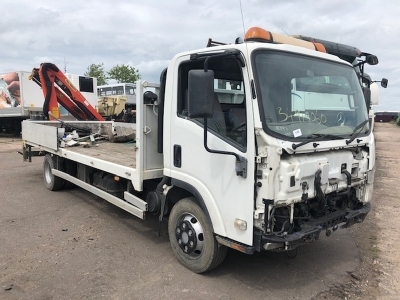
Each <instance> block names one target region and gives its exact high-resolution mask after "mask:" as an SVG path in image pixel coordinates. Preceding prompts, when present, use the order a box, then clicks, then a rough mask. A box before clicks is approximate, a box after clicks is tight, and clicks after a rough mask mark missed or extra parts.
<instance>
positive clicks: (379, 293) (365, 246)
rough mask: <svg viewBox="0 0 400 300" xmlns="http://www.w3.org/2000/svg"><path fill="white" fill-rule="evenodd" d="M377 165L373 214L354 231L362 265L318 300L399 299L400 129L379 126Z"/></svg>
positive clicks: (387, 124) (388, 124)
mask: <svg viewBox="0 0 400 300" xmlns="http://www.w3.org/2000/svg"><path fill="white" fill-rule="evenodd" d="M375 139H376V165H375V168H376V170H375V182H374V194H373V200H372V203H371V204H372V211H371V212H370V213H369V214H368V217H367V220H365V221H364V222H363V223H362V224H361V225H360V226H354V227H352V228H351V232H352V234H353V236H354V238H355V240H356V242H357V246H358V248H359V255H360V261H361V265H360V267H359V269H358V270H356V271H355V272H353V273H351V274H350V278H351V279H350V280H349V281H348V282H347V283H346V284H343V285H340V286H334V287H332V288H331V289H330V290H329V291H327V292H324V293H322V294H320V295H318V297H316V299H399V295H398V293H399V291H400V268H399V267H400V253H399V251H398V245H400V236H399V234H398V233H397V229H398V228H399V225H400V218H399V217H398V216H399V214H400V203H399V200H398V195H399V193H400V185H399V184H398V179H397V177H398V167H399V165H400V151H399V150H398V145H399V144H400V127H399V126H396V125H394V124H390V123H377V124H376V125H375Z"/></svg>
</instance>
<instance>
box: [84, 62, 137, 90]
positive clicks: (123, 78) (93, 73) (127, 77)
mask: <svg viewBox="0 0 400 300" xmlns="http://www.w3.org/2000/svg"><path fill="white" fill-rule="evenodd" d="M85 76H89V77H96V78H97V85H106V84H107V80H109V79H114V80H116V81H117V82H118V83H126V82H136V81H137V80H139V79H140V74H139V70H136V69H135V68H134V67H132V66H129V65H125V64H122V65H116V66H113V67H112V68H111V69H110V70H109V71H105V70H104V63H101V64H91V65H90V66H88V67H87V71H86V72H85Z"/></svg>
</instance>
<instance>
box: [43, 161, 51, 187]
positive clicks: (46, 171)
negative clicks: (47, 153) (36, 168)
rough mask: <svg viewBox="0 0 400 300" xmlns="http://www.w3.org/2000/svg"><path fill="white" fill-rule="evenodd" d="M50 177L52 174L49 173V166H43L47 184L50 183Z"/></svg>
mask: <svg viewBox="0 0 400 300" xmlns="http://www.w3.org/2000/svg"><path fill="white" fill-rule="evenodd" d="M52 176H53V173H51V167H50V164H48V163H47V164H45V166H44V178H45V179H46V182H47V183H50V182H51V179H52Z"/></svg>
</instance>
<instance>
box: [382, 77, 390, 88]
mask: <svg viewBox="0 0 400 300" xmlns="http://www.w3.org/2000/svg"><path fill="white" fill-rule="evenodd" d="M388 82H389V80H387V79H386V78H382V80H381V86H382V87H383V88H387V85H388Z"/></svg>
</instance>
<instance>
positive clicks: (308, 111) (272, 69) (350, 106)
mask: <svg viewBox="0 0 400 300" xmlns="http://www.w3.org/2000/svg"><path fill="white" fill-rule="evenodd" d="M252 62H253V67H254V69H255V72H254V73H255V81H256V89H257V95H258V101H259V107H260V112H261V115H262V116H261V118H262V122H263V127H264V130H265V131H267V132H268V133H270V134H271V135H273V136H276V137H278V138H281V139H286V140H291V141H298V140H306V139H310V138H312V137H314V136H316V135H318V136H320V137H322V139H323V137H326V139H333V138H335V137H334V136H337V137H343V138H348V137H349V136H350V135H351V134H352V133H353V132H354V130H355V128H356V127H357V126H358V125H359V124H361V123H363V122H364V121H365V120H368V112H367V107H366V104H365V100H364V96H363V93H362V89H361V87H360V82H359V81H358V78H357V75H356V73H355V71H354V70H353V68H352V67H351V66H347V65H345V64H341V63H335V62H331V61H325V60H322V59H318V58H313V57H309V56H304V55H296V54H290V53H287V52H284V53H282V52H274V51H267V50H256V51H255V52H254V53H253V57H252ZM369 130H370V128H369V124H365V126H363V127H362V129H360V132H359V133H358V135H359V136H363V135H365V134H367V133H368V132H369Z"/></svg>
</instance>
